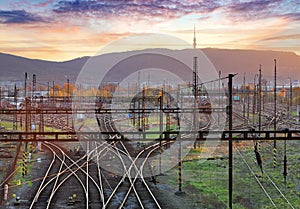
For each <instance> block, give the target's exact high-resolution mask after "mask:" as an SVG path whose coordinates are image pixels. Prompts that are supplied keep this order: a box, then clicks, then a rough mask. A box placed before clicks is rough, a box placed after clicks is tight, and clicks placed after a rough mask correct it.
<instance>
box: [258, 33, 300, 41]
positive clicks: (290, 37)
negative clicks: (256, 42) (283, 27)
mask: <svg viewBox="0 0 300 209" xmlns="http://www.w3.org/2000/svg"><path fill="white" fill-rule="evenodd" d="M295 39H299V40H300V34H290V35H282V36H274V37H270V38H265V39H263V40H262V41H276V40H295Z"/></svg>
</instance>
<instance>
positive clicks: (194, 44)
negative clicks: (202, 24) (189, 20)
mask: <svg viewBox="0 0 300 209" xmlns="http://www.w3.org/2000/svg"><path fill="white" fill-rule="evenodd" d="M193 48H194V49H196V48H197V43H196V28H195V25H194V40H193Z"/></svg>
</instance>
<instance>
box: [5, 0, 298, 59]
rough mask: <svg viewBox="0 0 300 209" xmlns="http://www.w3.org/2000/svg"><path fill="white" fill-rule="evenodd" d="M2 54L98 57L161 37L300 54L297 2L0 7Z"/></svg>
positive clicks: (177, 0) (173, 0)
mask: <svg viewBox="0 0 300 209" xmlns="http://www.w3.org/2000/svg"><path fill="white" fill-rule="evenodd" d="M0 24H1V26H0V52H4V53H10V54H15V55H20V56H25V57H29V58H37V59H46V60H56V61H62V60H69V59H73V58H76V57H81V56H86V55H94V54H95V53H97V51H99V49H101V47H103V46H105V45H106V44H108V43H110V42H112V41H114V40H117V39H118V38H121V37H124V36H129V35H134V34H140V33H163V34H168V35H172V36H175V37H178V38H180V39H183V40H185V41H187V42H189V43H190V44H192V41H193V27H194V25H195V26H196V32H197V44H198V47H199V48H206V47H214V48H230V49H231V48H233V49H258V50H265V49H272V50H280V51H293V52H295V53H297V54H298V55H300V1H299V0H260V1H259V0H255V1H247V0H240V1H239V0H232V1H226V0H212V1H206V0H202V1H193V0H162V1H159V0H144V1H142V0H123V1H122V0H103V1H97V0H91V1H88V0H57V1H56V0H33V1H28V0H20V1H17V0H10V1H2V0H0Z"/></svg>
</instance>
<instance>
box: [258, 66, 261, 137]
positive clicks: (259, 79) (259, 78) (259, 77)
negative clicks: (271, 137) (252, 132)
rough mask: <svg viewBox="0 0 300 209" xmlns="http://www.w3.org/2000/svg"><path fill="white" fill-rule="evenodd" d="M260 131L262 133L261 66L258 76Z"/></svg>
mask: <svg viewBox="0 0 300 209" xmlns="http://www.w3.org/2000/svg"><path fill="white" fill-rule="evenodd" d="M258 130H259V131H261V65H260V66H259V76H258Z"/></svg>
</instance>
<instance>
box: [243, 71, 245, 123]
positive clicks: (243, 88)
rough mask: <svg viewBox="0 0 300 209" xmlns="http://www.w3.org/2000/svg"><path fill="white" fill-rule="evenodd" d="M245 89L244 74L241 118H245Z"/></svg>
mask: <svg viewBox="0 0 300 209" xmlns="http://www.w3.org/2000/svg"><path fill="white" fill-rule="evenodd" d="M245 88H246V73H244V79H243V117H244V118H245V117H246V103H245Z"/></svg>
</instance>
